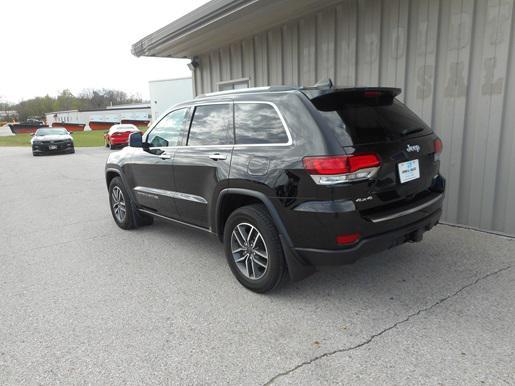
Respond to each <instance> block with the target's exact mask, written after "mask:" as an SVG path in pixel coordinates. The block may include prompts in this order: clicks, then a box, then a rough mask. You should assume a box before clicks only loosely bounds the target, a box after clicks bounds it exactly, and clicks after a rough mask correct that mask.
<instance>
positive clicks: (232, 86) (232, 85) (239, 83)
mask: <svg viewBox="0 0 515 386" xmlns="http://www.w3.org/2000/svg"><path fill="white" fill-rule="evenodd" d="M243 88H249V80H248V79H235V80H228V81H226V82H219V83H218V91H229V90H239V89H243Z"/></svg>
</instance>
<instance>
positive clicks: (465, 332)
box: [0, 148, 515, 385]
mask: <svg viewBox="0 0 515 386" xmlns="http://www.w3.org/2000/svg"><path fill="white" fill-rule="evenodd" d="M107 155H108V150H106V149H100V148H99V149H77V153H76V154H75V155H62V156H49V157H37V158H34V157H32V155H31V152H30V149H28V148H0V214H1V220H2V221H1V223H0V384H26V383H28V384H36V383H41V384H56V383H65V384H79V383H80V384H83V383H93V384H122V383H123V384H125V383H128V384H140V383H145V384H147V383H152V384H163V383H172V384H208V383H209V384H211V383H216V384H245V385H247V384H248V385H263V384H267V383H273V384H309V385H314V384H329V383H345V384H374V385H376V384H407V383H409V384H413V383H416V384H445V385H449V384H483V383H485V384H492V385H493V384H495V385H498V384H515V300H514V299H515V239H511V238H508V237H502V236H498V235H493V234H488V233H483V232H478V231H474V230H468V229H461V228H456V227H450V226H447V225H439V226H438V227H436V228H435V230H433V231H432V232H430V233H429V234H427V235H426V237H425V239H424V241H423V242H422V243H418V244H405V245H403V246H400V247H398V248H397V249H394V250H390V251H388V252H385V253H382V254H378V255H374V256H370V257H367V258H364V259H362V260H360V261H359V262H357V263H356V264H354V265H352V266H344V267H337V268H324V269H322V270H321V271H320V272H318V273H317V274H316V275H313V276H311V277H309V278H308V279H306V280H304V281H301V282H298V283H293V284H287V285H286V286H284V287H282V288H281V289H280V290H278V291H276V292H274V293H272V294H269V295H257V294H254V293H252V292H249V291H247V290H245V289H244V288H243V287H241V286H240V285H239V284H238V283H237V281H236V280H235V279H234V278H233V276H232V274H231V272H230V270H229V269H228V267H227V266H226V263H225V258H224V256H223V250H222V245H221V244H220V243H219V242H218V241H217V240H216V239H214V238H210V237H209V236H206V234H204V233H202V232H198V231H195V230H190V229H187V228H183V227H181V226H178V225H174V224H167V223H164V222H160V221H156V223H155V224H154V225H153V226H151V227H145V228H141V229H139V230H136V231H129V232H128V231H122V230H121V229H119V228H118V227H117V226H116V225H115V223H114V222H113V221H112V219H111V215H110V212H109V208H108V201H107V191H106V187H105V183H104V176H103V166H104V162H105V159H106V157H107Z"/></svg>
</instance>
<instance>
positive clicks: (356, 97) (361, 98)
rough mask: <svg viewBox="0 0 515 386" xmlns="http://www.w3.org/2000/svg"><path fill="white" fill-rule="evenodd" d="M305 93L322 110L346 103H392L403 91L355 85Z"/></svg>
mask: <svg viewBox="0 0 515 386" xmlns="http://www.w3.org/2000/svg"><path fill="white" fill-rule="evenodd" d="M304 93H305V94H306V96H307V97H308V98H309V99H310V100H311V102H312V103H313V104H314V105H315V107H316V108H317V109H319V110H322V111H333V110H337V109H338V108H339V107H341V106H342V105H344V104H355V103H360V104H370V105H376V106H378V105H390V104H392V103H393V100H394V98H395V97H396V96H397V95H399V94H400V93H401V89H400V88H394V87H353V88H340V89H339V88H328V89H324V90H321V89H311V90H305V91H304Z"/></svg>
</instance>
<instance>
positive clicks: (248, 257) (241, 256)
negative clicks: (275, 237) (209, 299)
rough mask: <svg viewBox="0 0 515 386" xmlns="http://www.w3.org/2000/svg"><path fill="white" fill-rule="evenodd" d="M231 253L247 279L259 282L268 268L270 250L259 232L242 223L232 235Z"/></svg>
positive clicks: (235, 228) (253, 227) (251, 226)
mask: <svg viewBox="0 0 515 386" xmlns="http://www.w3.org/2000/svg"><path fill="white" fill-rule="evenodd" d="M231 252H232V257H233V259H234V262H235V263H236V266H237V267H238V269H239V270H240V271H241V273H242V274H243V275H245V277H247V278H248V279H251V280H258V279H260V278H262V277H263V275H264V274H265V272H266V270H267V268H268V248H267V246H266V243H265V239H264V238H263V236H262V235H261V233H260V232H259V230H258V229H257V228H256V227H255V226H253V225H251V224H249V223H240V224H238V225H236V226H235V227H234V230H233V231H232V234H231Z"/></svg>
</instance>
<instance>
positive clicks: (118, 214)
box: [109, 177, 137, 230]
mask: <svg viewBox="0 0 515 386" xmlns="http://www.w3.org/2000/svg"><path fill="white" fill-rule="evenodd" d="M109 207H110V208H111V214H112V215H113V219H114V221H115V222H116V225H118V226H119V227H120V228H122V229H126V230H128V229H134V228H136V227H137V222H136V214H135V210H134V206H133V202H132V200H131V197H130V195H129V193H128V192H127V189H125V185H124V184H123V182H122V179H121V178H120V177H115V178H113V179H112V180H111V182H110V184H109Z"/></svg>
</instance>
